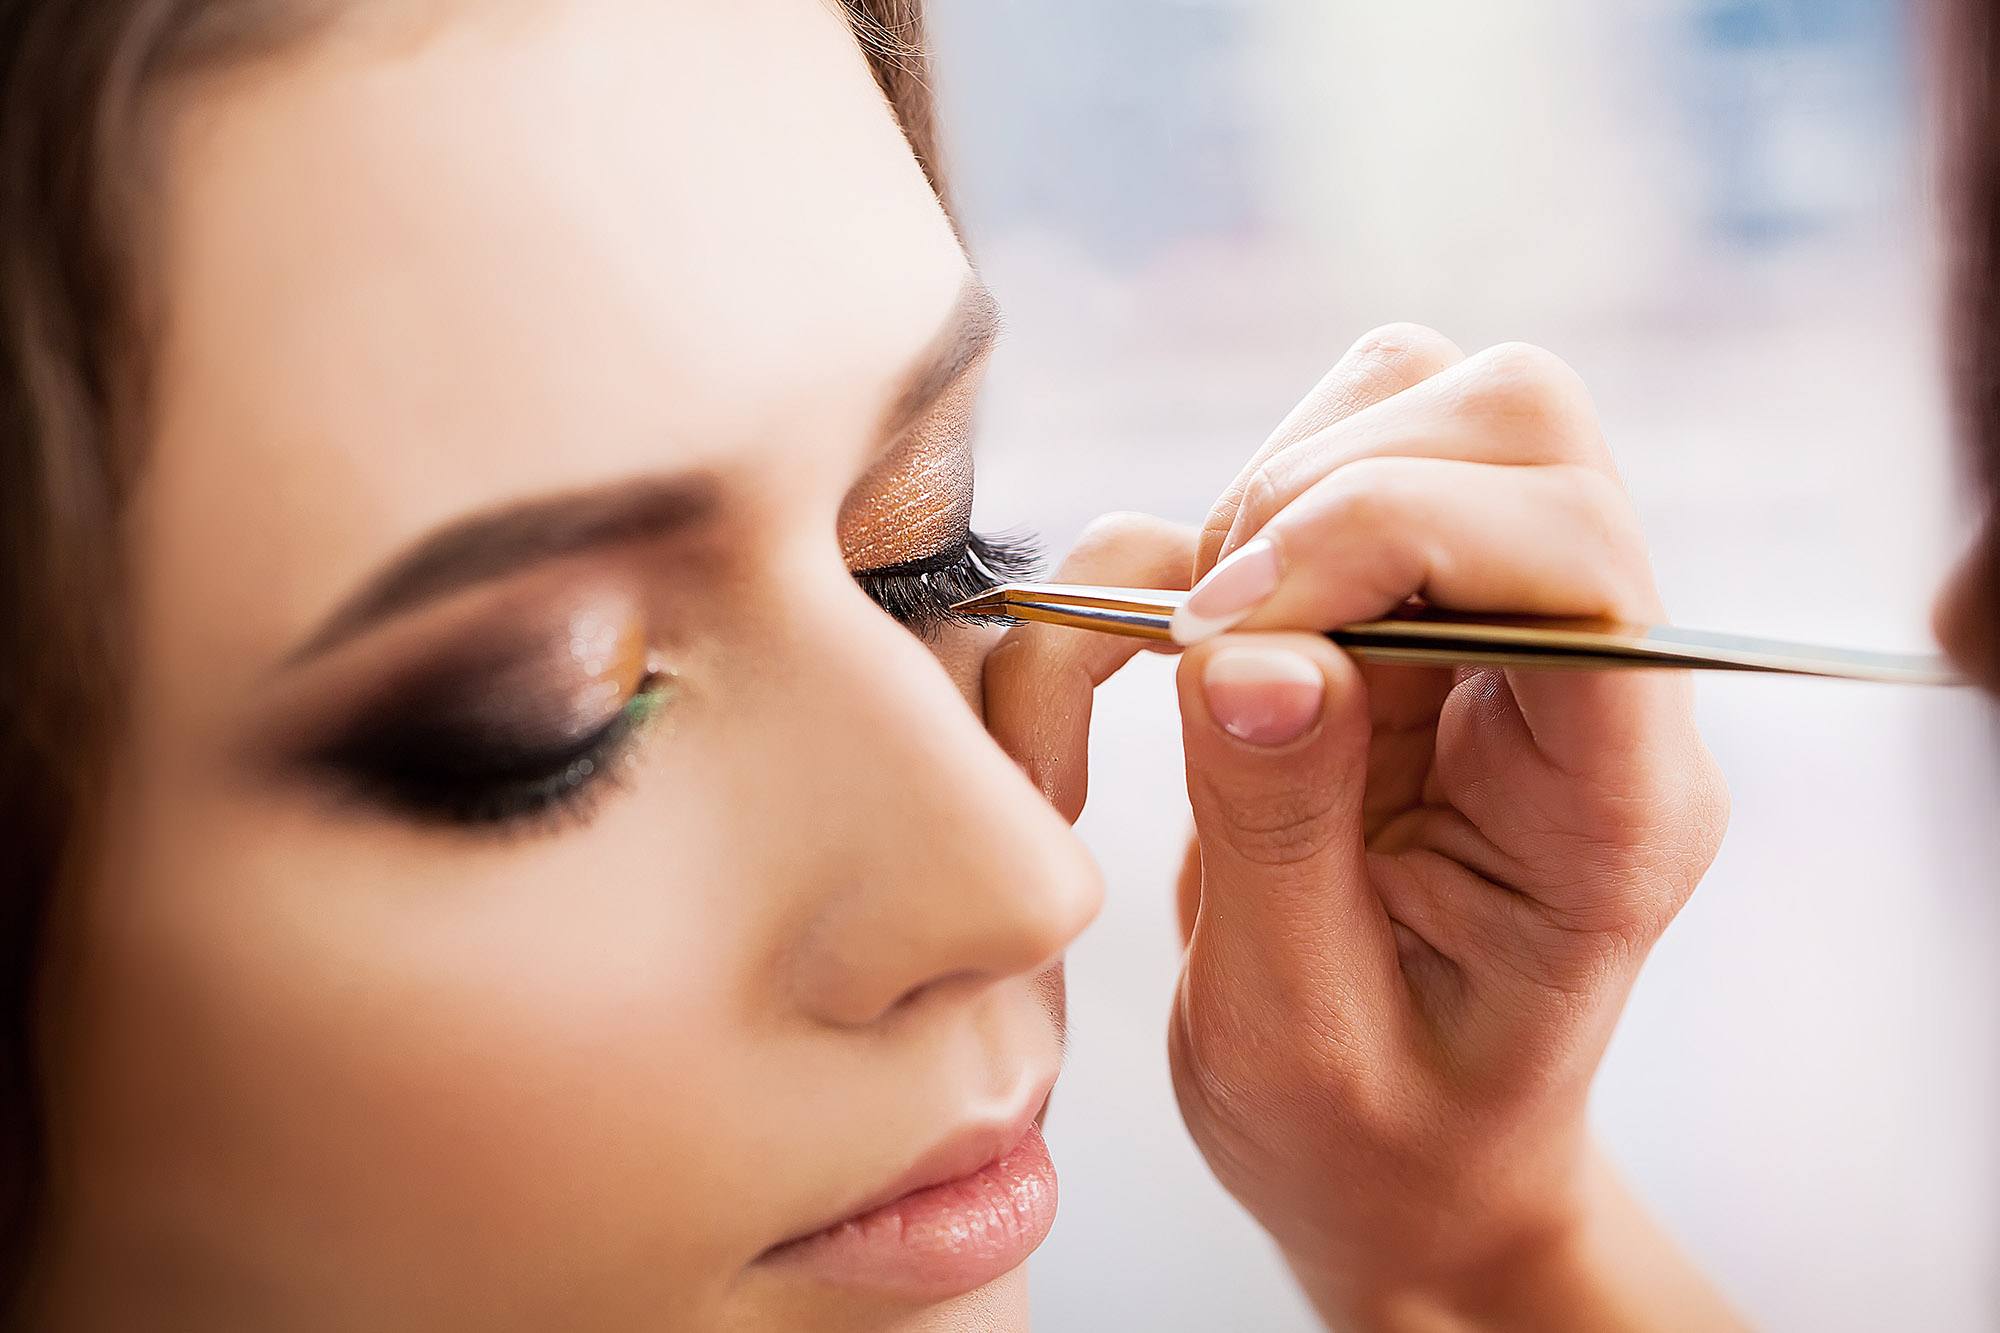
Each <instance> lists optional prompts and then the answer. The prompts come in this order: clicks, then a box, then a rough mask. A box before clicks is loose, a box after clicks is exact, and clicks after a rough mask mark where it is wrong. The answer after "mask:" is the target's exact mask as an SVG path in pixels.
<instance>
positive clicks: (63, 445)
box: [0, 0, 943, 1323]
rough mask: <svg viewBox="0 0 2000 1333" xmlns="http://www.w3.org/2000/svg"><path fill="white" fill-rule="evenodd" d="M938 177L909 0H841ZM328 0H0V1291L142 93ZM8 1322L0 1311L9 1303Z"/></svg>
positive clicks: (115, 479) (318, 9)
mask: <svg viewBox="0 0 2000 1333" xmlns="http://www.w3.org/2000/svg"><path fill="white" fill-rule="evenodd" d="M841 6H842V9H843V11H844V13H845V15H846V17H847V19H848V21H849V24H850V25H851V26H852V28H853V29H854V33H855V36H856V39H857V40H858V42H859V43H860V45H861V48H862V50H863V51H864V53H865V54H866V56H867V58H868V63H869V66H870V68H871V69H872V70H873V72H874V75H875V79H876V82H877V83H878V84H879V85H880V86H881V89H882V92H883V95H884V96H885V97H886V98H887V99H888V101H889V104H890V106H891V108H892V109H893V110H894V112H895V114H896V117H897V119H898V121H899V122H900V123H901V125H902V128H903V132H904V134H905V135H906V136H908V138H909V140H910V144H911V147H912V148H913V149H914V151H915V152H916V155H917V157H918V159H919V160H920V161H921V162H922V163H923V167H924V171H925V174H926V175H928V176H929V178H930V181H931V184H932V185H933V186H934V187H936V188H937V189H938V190H939V197H940V198H943V184H942V178H941V175H940V172H939V169H938V156H937V142H936V126H935V116H934V111H933V105H932V100H931V89H930V82H929V75H928V69H927V63H926V58H925V45H924V32H923V22H922V5H921V0H841ZM333 8H334V5H333V4H332V3H329V0H6V3H5V4H4V5H0V1309H4V1306H5V1305H7V1304H11V1303H12V1302H11V1301H10V1300H8V1299H7V1293H10V1292H13V1291H15V1290H17V1288H18V1285H19V1282H20V1280H21V1277H22V1274H23V1272H24V1269H25V1265H26V1263H27V1261H28V1257H29V1254H30V1250H31V1247H32V1244H33V1241H34V1235H35V1227H36V1222H37V1213H38V1208H39V1202H40V1199H41V1197H42V1189H43V1175H44V1162H43V1132H42V1131H43V1125H42V1121H41V1114H42V1112H41V1103H40V1097H39V1091H38V1081H37V1078H36V1062H37V1052H36V1049H35V1041H34V1013H33V1010H34V1004H33V1001H34V994H35V987H36V984H37V970H38V968H37V964H38V960H39V956H40V944H41V938H42V934H43V924H44V921H45V918H46V917H47V915H48V911H49V907H50V903H51V901H52V899H53V898H55V896H56V887H57V885H58V883H59V882H60V881H61V880H62V878H63V876H64V875H65V874H66V873H67V872H68V871H69V870H70V869H72V868H73V866H74V863H75V860H76V857H77V853H78V849H79V847H80V846H81V845H82V844H83V843H85V842H87V841H88V839H87V838H86V837H85V836H84V835H83V830H84V828H85V824H86V821H87V820H88V819H89V817H90V814H91V811H92V808H93V804H94V798H95V789H96V785H97V782H98V780H99V777H100V773H101V768H102V764H103V760H104V757H105V755H106V752H107V749H108V746H109V743H110V740H111V737H112V736H113V734H114V733H115V727H116V716H117V699H118V686H119V680H118V674H117V670H116V664H117V663H118V662H119V661H120V660H121V654H120V651H119V646H120V645H119V638H120V634H121V632H122V629H121V616H120V614H119V610H120V584H119V568H118V561H119V556H118V550H119V543H118V517H119V513H120V510H121V508H122V504H123V500H124V495H125V491H126V489H127V487H128V485H129V484H130V478H131V477H132V473H133V464H134V459H133V458H132V456H131V455H132V452H133V451H132V449H131V448H130V447H129V440H130V439H131V437H132V436H134V435H136V433H137V432H135V431H133V430H132V429H131V423H133V422H134V421H135V420H136V419H137V417H138V412H137V410H136V409H137V405H138V404H139V402H140V400H141V399H142V398H143V392H142V389H143V377H144V370H145V366H144V357H143V354H142V350H143V347H144V343H145V339H144V338H143V337H142V336H141V333H142V328H143V322H142V320H141V319H140V317H139V293H138V291H137V285H136V282H135V280H134V275H135V271H136V265H135V257H134V255H133V254H131V253H130V246H129V238H130V237H131V236H132V235H133V233H134V231H135V227H134V226H133V222H134V213H133V210H134V207H135V203H134V195H135V192H136V190H137V187H138V183H139V182H141V181H142V180H143V172H142V168H143V166H144V164H145V161H146V154H145V153H144V151H143V150H144V147H145V144H144V142H143V140H142V138H141V130H142V117H141V115H140V111H141V104H142V98H143V96H144V94H145V92H146V91H147V89H148V88H149V87H151V86H152V85H153V84H154V83H155V82H156V81H157V80H159V79H160V78H162V77H163V76H165V75H167V74H169V73H173V72H178V71H180V70H184V69H188V68H192V67H198V66H202V65H208V64H213V63H216V62H218V61H222V60H227V59H230V58H239V57H241V56H243V55H245V54H249V53H253V52H255V51H256V50H259V49H268V48H270V47H272V46H274V45H277V44H280V43H282V42H285V41H290V40H295V39H296V38H297V37H298V36H299V35H300V32H301V30H302V29H303V28H305V27H306V26H308V25H310V24H311V23H312V22H313V21H314V20H315V19H318V18H321V17H324V16H325V15H327V14H328V13H330V12H331V11H332V10H333ZM9 1322H10V1323H11V1322H12V1321H11V1320H10V1321H9Z"/></svg>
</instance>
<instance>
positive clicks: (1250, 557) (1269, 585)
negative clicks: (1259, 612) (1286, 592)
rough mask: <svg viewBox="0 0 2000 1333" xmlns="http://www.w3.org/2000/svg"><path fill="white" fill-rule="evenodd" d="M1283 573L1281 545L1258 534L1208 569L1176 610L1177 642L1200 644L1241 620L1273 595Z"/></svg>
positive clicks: (1174, 621) (1175, 637)
mask: <svg viewBox="0 0 2000 1333" xmlns="http://www.w3.org/2000/svg"><path fill="white" fill-rule="evenodd" d="M1283 572H1284V570H1283V567H1282V566H1281V565H1280V563H1279V561H1278V548H1277V547H1276V546H1275V545H1274V544H1272V541H1271V539H1270V538H1269V537H1259V538H1258V539H1257V540H1255V541H1253V542H1251V543H1250V544H1249V545H1248V546H1245V547H1243V548H1242V549H1240V550H1238V551H1237V552H1236V553H1235V554H1234V555H1232V556H1230V557H1229V558H1228V559H1227V560H1225V561H1223V562H1222V563H1221V564H1219V565H1217V566H1216V567H1215V568H1214V569H1211V570H1209V571H1208V577H1207V578H1205V579H1203V580H1202V581H1201V582H1200V584H1198V585H1197V586H1196V587H1195V590H1194V591H1193V592H1191V593H1189V594H1188V599H1187V600H1186V601H1185V602H1182V603H1181V605H1180V609H1179V610H1177V611H1175V612H1174V619H1173V624H1172V625H1171V626H1170V627H1169V628H1170V630H1171V632H1172V634H1173V636H1174V642H1175V643H1178V644H1182V645H1186V644H1193V643H1200V642H1201V641H1202V640H1203V639H1212V638H1214V637H1215V636H1216V635H1218V634H1220V633H1222V631H1224V630H1226V629H1228V628H1230V627H1231V626H1233V625H1235V624H1237V623H1239V622H1240V621H1241V620H1242V619H1243V618H1244V617H1245V616H1247V615H1249V614H1250V613H1251V612H1252V611H1254V610H1256V609H1257V603H1259V602H1261V601H1263V600H1264V599H1265V598H1266V597H1269V596H1270V595H1271V592H1272V590H1273V589H1275V588H1276V587H1277V586H1278V576H1279V575H1280V574H1281V573H1283Z"/></svg>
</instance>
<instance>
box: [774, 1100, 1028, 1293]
mask: <svg viewBox="0 0 2000 1333" xmlns="http://www.w3.org/2000/svg"><path fill="white" fill-rule="evenodd" d="M1055 1219H1056V1169H1055V1165H1054V1164H1053V1163H1052V1162H1050V1161H1049V1150H1048V1146H1047V1145H1046V1144H1044V1143H1043V1142H1042V1133H1041V1131H1040V1130H1039V1129H1037V1128H1035V1127H1034V1126H1032V1125H1030V1126H1029V1127H1028V1132H1027V1133H1026V1134H1025V1135H1023V1136H1022V1138H1021V1141H1020V1142H1019V1143H1018V1144H1016V1145H1015V1146H1014V1147H1012V1148H1010V1149H1008V1150H1007V1151H1006V1152H1005V1153H1003V1154H1001V1155H1000V1157H999V1158H998V1159H997V1160H995V1161H993V1162H991V1163H989V1164H988V1165H986V1166H983V1167H981V1168H980V1169H979V1170H977V1171H974V1172H973V1173H972V1174H971V1175H968V1176H960V1177H959V1178H958V1179H957V1180H948V1181H946V1182H945V1183H944V1184H942V1185H933V1186H931V1187H930V1188H929V1189H923V1190H917V1191H916V1192H914V1193H911V1194H905V1195H904V1196H903V1197H902V1198H900V1199H895V1200H892V1201H891V1202H889V1203H886V1204H884V1205H882V1206H881V1207H880V1208H876V1209H873V1210H871V1211H869V1212H866V1213H862V1214H861V1215H860V1216H858V1217H850V1218H848V1219H847V1220H846V1221H845V1222H839V1223H836V1224H834V1225H833V1226H831V1227H828V1228H827V1229H826V1230H824V1231H821V1232H817V1233H815V1234H813V1235H810V1236H806V1237H804V1238H802V1239H800V1240H795V1241H792V1242H791V1243H789V1244H787V1245H784V1246H782V1247H780V1248H779V1249H777V1250H774V1251H772V1252H771V1253H770V1254H769V1255H767V1256H766V1259H765V1262H767V1263H769V1264H772V1265H773V1266H778V1267H783V1268H786V1269H789V1270H791V1271H793V1272H796V1273H800V1274H802V1275H805V1276H808V1277H811V1278H813V1279H816V1280H818V1281H822V1282H827V1283H830V1284H833V1285H836V1286H841V1287H848V1288H852V1289H856V1290H862V1291H869V1292H874V1293H877V1294H880V1295H883V1296H890V1297H894V1298H897V1299H901V1300H908V1301H920V1302H930V1301H942V1300H949V1299H951V1298H952V1297H954V1296H962V1295H964V1294H965V1293H966V1292H969V1291H973V1290H976V1289H977V1288H979V1287H983V1286H985V1285H986V1284H987V1283H989V1282H992V1281H994V1280H996V1279H998V1278H1000V1277H1002V1276H1004V1275H1005V1274H1007V1273H1011V1272H1012V1271H1013V1270H1015V1269H1016V1268H1019V1267H1020V1266H1021V1265H1022V1264H1023V1263H1024V1262H1026V1261H1027V1258H1028V1256H1029V1255H1030V1254H1032V1253H1034V1250H1035V1247H1036V1246H1038V1245H1040V1244H1041V1243H1042V1241H1043V1239H1044V1238H1045V1237H1046V1236H1047V1235H1048V1234H1049V1227H1050V1226H1051V1225H1052V1224H1053V1223H1054V1222H1055Z"/></svg>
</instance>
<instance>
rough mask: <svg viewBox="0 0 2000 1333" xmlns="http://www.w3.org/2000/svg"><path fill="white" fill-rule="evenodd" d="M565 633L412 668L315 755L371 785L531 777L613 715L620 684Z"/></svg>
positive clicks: (320, 763)
mask: <svg viewBox="0 0 2000 1333" xmlns="http://www.w3.org/2000/svg"><path fill="white" fill-rule="evenodd" d="M568 644H569V638H568V635H567V634H566V633H560V634H554V635H550V636H547V637H546V638H543V639H539V640H536V639H527V640H520V641H515V642H513V643H508V644H500V645H491V644H489V645H483V646H477V647H474V648H473V649H471V650H467V651H461V652H458V653H455V654H453V655H451V656H449V657H446V658H444V659H441V660H438V661H434V662H431V663H427V664H424V665H421V666H418V667H416V668H413V669H410V670H406V671H404V672H402V673H400V674H399V675H397V676H395V677H393V678H391V679H390V680H389V681H388V682H387V683H386V684H384V685H382V686H381V687H379V688H378V689H376V690H375V691H373V692H371V694H370V695H369V696H368V698H367V699H366V701H365V702H364V703H363V704H362V705H361V706H360V707H359V708H357V709H356V710H355V711H354V713H353V714H352V715H351V716H350V717H349V719H348V720H347V721H345V722H344V723H342V724H341V725H339V726H338V727H337V728H336V729H335V730H334V731H333V733H332V734H331V735H329V736H328V737H326V739H324V740H323V741H321V742H320V743H319V744H317V745H315V746H313V747H312V748H311V750H310V752H309V763H310V764H311V766H313V767H315V768H317V769H321V770H324V771H331V772H334V773H337V774H343V775H346V776H349V777H352V778H355V779H358V780H361V781H363V782H364V783H368V784H371V785H385V784H386V785H390V786H397V785H403V784H411V783H414V784H419V785H423V786H440V787H441V786H447V785H450V784H452V783H454V782H462V783H466V784H476V783H496V782H509V781H525V780H529V779H532V778H534V777H536V776H538V775H541V774H543V773H546V772H547V771H548V770H549V769H550V768H551V767H560V766H561V765H562V764H563V763H564V762H565V761H566V760H567V759H568V758H569V757H570V756H571V755H572V754H574V753H575V751H576V750H577V748H578V747H579V746H580V745H581V744H583V743H585V742H586V741H588V740H589V739H590V738H591V737H592V736H593V735H595V734H596V733H597V732H599V731H600V730H602V729H603V727H604V726H605V725H606V723H607V722H608V721H610V720H611V719H612V718H614V717H615V716H616V715H617V713H618V709H619V706H620V704H621V703H622V702H623V700H622V698H621V697H611V696H614V695H615V694H616V689H617V687H616V684H615V683H614V682H609V681H607V680H606V679H605V678H603V677H601V676H591V675H589V674H587V673H585V672H584V671H583V670H581V669H580V668H579V667H578V666H577V664H576V663H575V660H574V658H573V656H572V655H571V653H570V652H569V650H568Z"/></svg>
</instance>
